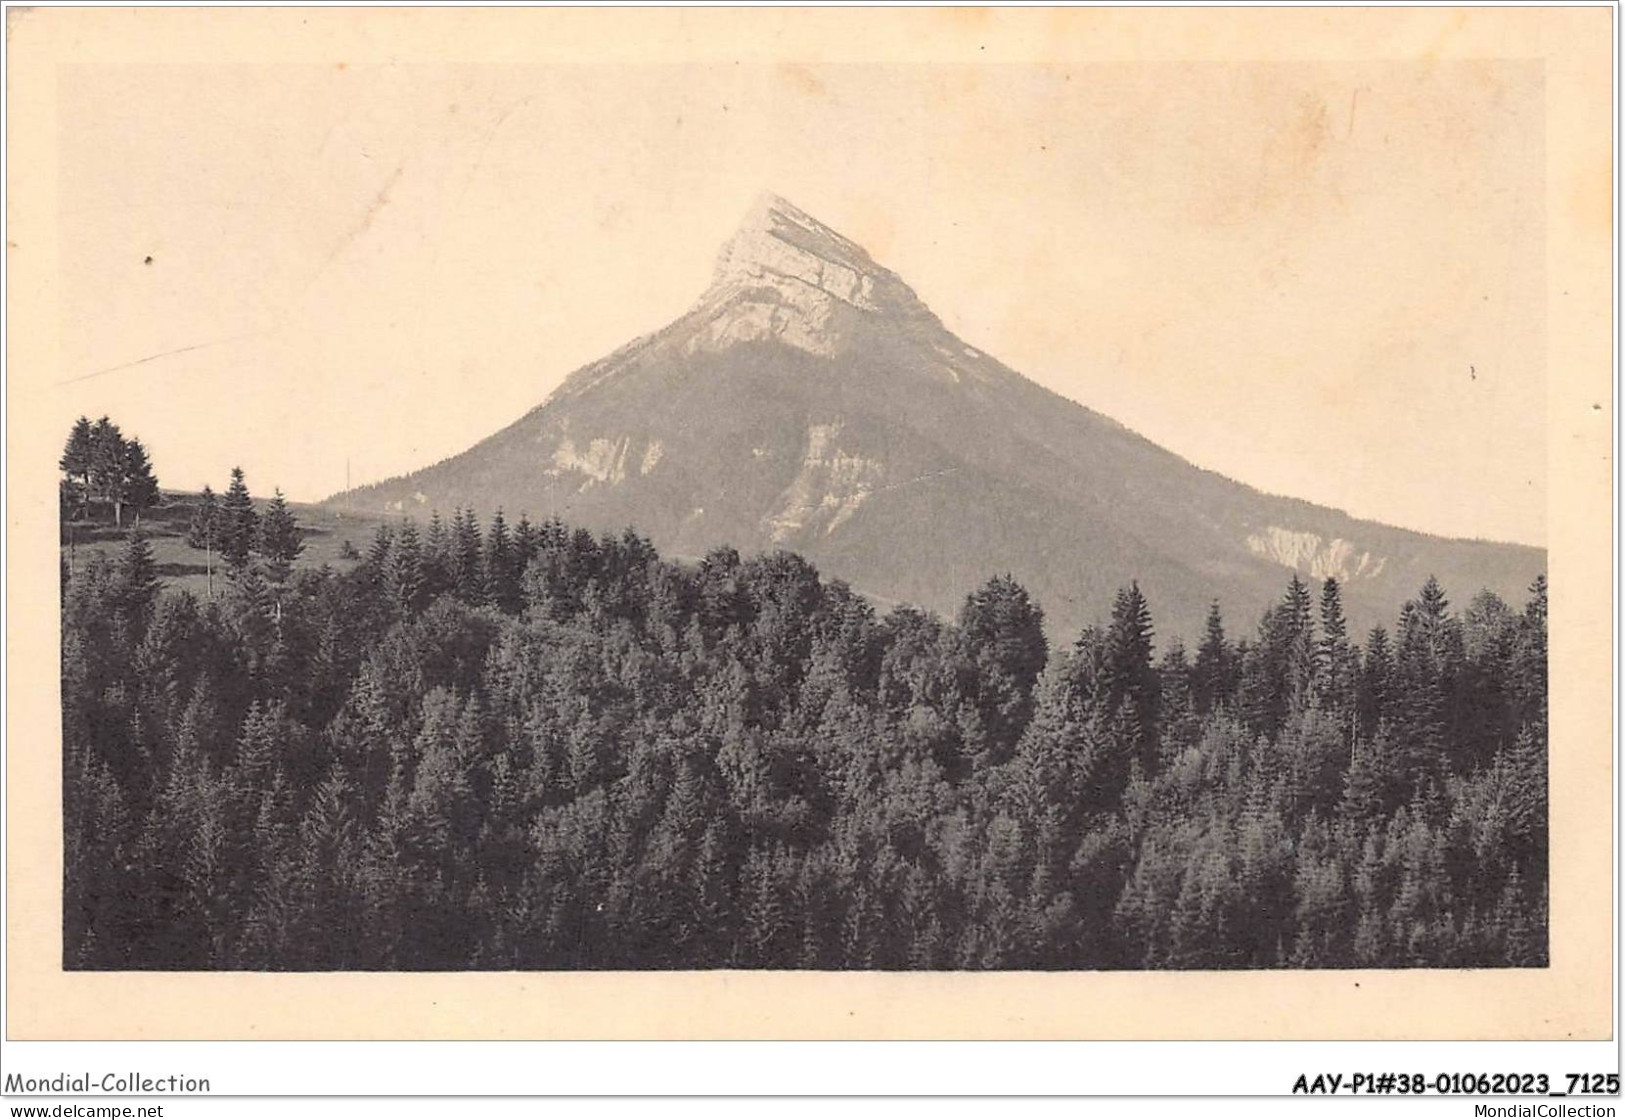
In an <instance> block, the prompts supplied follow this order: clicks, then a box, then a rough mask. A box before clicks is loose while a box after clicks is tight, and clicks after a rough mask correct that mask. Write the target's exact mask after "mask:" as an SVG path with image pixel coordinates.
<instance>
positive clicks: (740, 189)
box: [53, 62, 1546, 545]
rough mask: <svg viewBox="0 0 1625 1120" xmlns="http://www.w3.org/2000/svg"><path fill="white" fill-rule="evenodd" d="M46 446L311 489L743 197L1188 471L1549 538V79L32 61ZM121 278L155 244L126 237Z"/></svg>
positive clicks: (422, 421) (362, 471) (586, 345)
mask: <svg viewBox="0 0 1625 1120" xmlns="http://www.w3.org/2000/svg"><path fill="white" fill-rule="evenodd" d="M58 91H59V92H58V98H59V100H58V108H59V112H60V120H61V134H60V141H61V143H60V149H59V152H60V157H61V159H60V164H59V166H58V168H57V173H58V189H59V192H60V194H59V198H60V243H59V252H60V261H61V274H60V280H61V297H62V300H61V306H62V308H63V319H62V323H61V332H62V345H61V351H60V352H61V355H62V363H63V368H62V369H61V370H60V376H59V377H58V378H57V380H58V381H59V382H60V383H61V384H60V385H59V387H58V389H57V391H56V397H55V398H54V400H53V410H54V414H55V415H56V416H57V417H58V419H59V420H60V422H61V426H62V431H63V434H64V436H65V435H66V432H67V427H68V424H69V422H71V420H72V418H73V417H74V416H76V415H78V414H80V413H81V412H83V413H88V414H90V415H92V416H93V417H94V416H97V415H100V414H102V413H108V414H111V415H112V416H113V418H114V419H115V420H117V421H118V422H119V423H120V424H121V425H122V426H123V428H124V429H125V431H126V433H129V434H135V435H138V436H140V437H141V438H142V439H143V440H144V441H145V442H146V443H147V445H148V447H149V449H150V451H151V452H152V455H153V458H154V461H155V464H156V466H157V469H158V473H159V475H160V478H161V480H162V482H163V483H164V485H165V486H169V487H186V488H195V487H197V486H199V485H201V484H202V483H204V482H211V483H213V484H214V485H215V486H216V487H217V488H218V487H220V486H222V485H223V484H224V483H225V481H226V477H227V473H228V471H229V469H230V467H231V466H232V465H233V464H238V463H240V464H241V465H242V466H243V467H244V468H245V469H246V471H247V473H248V477H249V482H250V485H251V486H252V487H253V489H254V490H255V491H256V492H257V493H259V492H263V493H267V494H268V493H269V492H270V490H271V488H272V487H273V486H281V488H282V489H283V490H284V491H285V492H286V493H287V494H288V495H290V496H291V497H294V498H297V499H302V500H311V499H316V498H320V497H323V496H325V495H327V494H329V493H332V492H333V491H335V490H338V489H340V488H342V487H343V485H344V483H345V469H346V460H347V459H348V460H349V463H350V477H351V481H352V482H354V483H357V484H360V483H364V482H369V481H374V480H377V479H380V478H383V477H387V476H389V475H392V474H398V473H401V472H403V471H406V470H410V469H412V468H414V467H418V466H422V465H425V464H428V463H430V462H433V461H436V460H438V459H441V458H444V457H446V456H448V455H452V454H455V453H457V452H459V451H461V450H463V449H465V448H466V447H468V446H469V445H470V444H472V443H474V442H476V441H477V440H479V439H481V438H483V437H484V436H486V435H489V434H491V433H492V432H494V431H496V430H497V429H498V428H500V427H502V426H504V425H506V424H508V423H510V422H511V421H513V420H515V419H517V418H518V417H519V416H520V415H521V414H523V413H524V412H526V411H527V410H528V409H530V408H531V407H533V406H534V405H536V404H538V403H540V402H541V401H542V400H543V398H545V397H546V396H547V394H548V393H549V392H550V391H551V390H552V389H553V388H554V387H555V386H556V385H557V384H558V383H559V382H560V381H561V380H562V379H563V378H564V377H565V376H566V375H567V374H568V373H570V372H571V371H572V370H573V369H575V368H577V367H578V366H581V365H583V364H585V363H586V362H589V361H591V360H593V359H596V358H598V357H601V356H603V355H604V354H606V353H608V352H609V351H611V350H613V349H615V348H616V347H618V346H620V345H621V344H622V343H625V342H627V341H629V340H630V339H632V338H633V337H634V336H636V335H639V334H643V333H647V332H648V331H651V330H654V329H657V328H659V327H660V326H662V325H664V324H665V323H666V322H668V321H669V320H671V319H673V318H675V317H676V316H677V315H679V314H681V313H682V312H683V311H684V310H686V308H687V307H688V306H689V305H690V304H691V303H692V302H693V301H694V300H695V299H696V298H697V297H698V296H699V295H700V293H701V291H702V290H703V289H704V288H705V286H706V284H707V282H708V280H709V276H710V272H711V266H712V261H713V258H714V256H715V253H716V250H717V248H718V247H719V246H720V245H721V244H722V242H723V241H724V240H726V239H727V237H728V236H729V235H730V234H731V232H732V230H733V228H734V227H735V225H736V224H737V223H738V222H739V220H740V219H741V217H742V216H743V215H744V213H745V211H746V209H747V208H748V206H749V204H750V201H751V199H752V198H753V196H754V195H755V194H756V193H757V192H758V191H759V190H762V189H771V190H773V191H776V192H778V193H780V194H782V195H784V196H785V197H786V198H788V199H789V200H790V201H792V202H794V203H795V204H796V205H798V206H800V207H801V208H802V209H804V210H806V211H808V212H809V213H811V214H813V215H814V216H815V217H817V218H819V219H820V220H822V221H823V222H825V223H826V224H828V225H831V226H833V227H834V228H836V229H838V230H840V231H841V232H843V233H845V234H847V235H848V236H850V237H851V238H853V239H854V240H856V241H858V242H859V243H860V244H862V245H864V246H865V247H867V248H868V249H869V251H870V252H871V254H872V255H873V256H874V257H875V258H876V259H877V260H878V261H880V262H881V263H882V264H885V265H887V266H888V267H890V268H892V269H894V270H895V271H896V272H898V273H899V274H900V275H901V276H902V277H903V278H904V279H905V280H906V281H908V282H909V284H910V285H911V286H913V287H914V289H915V290H916V291H917V292H918V293H919V294H920V296H921V297H922V298H923V299H924V300H925V301H926V302H927V303H928V304H929V305H930V306H931V307H932V309H933V310H935V311H936V312H937V314H938V315H939V316H940V317H941V318H942V320H943V321H944V322H945V323H946V324H947V326H948V327H949V328H950V329H951V330H953V331H954V332H955V333H957V334H959V335H960V336H961V337H962V338H964V340H965V341H966V342H967V343H969V344H971V345H973V346H976V347H978V348H981V349H983V350H986V351H987V352H989V353H991V354H993V355H995V356H996V357H998V358H1000V359H1001V360H1002V361H1004V362H1005V363H1006V364H1008V365H1010V366H1011V367H1013V368H1015V369H1016V370H1018V371H1020V372H1022V373H1024V374H1026V375H1027V376H1028V377H1031V378H1033V379H1034V380H1036V381H1038V382H1040V383H1042V384H1044V385H1046V386H1048V387H1049V388H1051V389H1053V390H1055V391H1056V392H1059V393H1061V394H1063V395H1065V396H1067V397H1070V398H1072V399H1074V400H1077V401H1079V402H1081V403H1083V404H1085V405H1088V406H1089V407H1091V408H1094V409H1097V410H1099V411H1101V412H1104V413H1106V414H1107V415H1110V416H1112V417H1114V418H1116V419H1118V420H1120V421H1122V422H1123V423H1125V424H1127V425H1128V426H1129V427H1131V428H1133V429H1135V430H1136V431H1138V432H1140V433H1141V434H1143V435H1145V436H1147V437H1148V438H1150V439H1152V440H1154V441H1156V442H1158V443H1160V444H1162V445H1163V446H1165V447H1167V448H1168V449H1170V450H1172V451H1175V452H1177V453H1178V454H1180V455H1183V456H1184V457H1186V458H1187V459H1190V460H1191V461H1193V462H1195V463H1197V464H1199V465H1201V466H1204V467H1208V468H1211V469H1214V470H1217V471H1220V472H1222V473H1224V474H1227V475H1229V476H1231V477H1233V478H1236V479H1239V480H1241V481H1243V482H1247V483H1250V484H1252V485H1254V486H1257V487H1259V488H1261V489H1264V490H1267V491H1271V492H1274V493H1282V494H1290V495H1292V496H1295V497H1301V498H1306V499H1309V500H1311V501H1315V502H1319V503H1323V504H1326V505H1331V506H1335V507H1338V508H1342V509H1346V510H1348V511H1349V512H1351V513H1353V514H1355V515H1357V516H1361V517H1369V518H1374V519H1377V520H1381V521H1386V522H1389V523H1392V524H1396V525H1402V526H1405V527H1408V528H1415V529H1422V530H1426V531H1430V532H1436V533H1442V534H1446V535H1452V536H1482V537H1488V538H1494V539H1501V540H1512V541H1520V542H1525V543H1529V544H1537V545H1538V544H1543V543H1544V542H1545V535H1546V436H1545V432H1546V410H1545V400H1546V370H1545V368H1544V365H1545V362H1544V354H1545V344H1546V339H1545V326H1544V324H1545V318H1546V307H1545V291H1546V288H1545V285H1546V277H1545V274H1544V254H1545V226H1544V215H1545V203H1544V193H1543V192H1544V180H1543V165H1544V144H1543V135H1542V128H1543V125H1542V119H1543V118H1542V111H1543V110H1542V77H1541V70H1540V68H1539V66H1538V64H1522V63H1502V64H1497V63H1475V62H1435V63H1415V64H1410V63H1407V64H1399V63H1358V64H1258V65H1229V64H1217V63H1214V64H1206V63H1204V64H1184V63H1167V64H1097V65H1084V66H1072V67H1063V66H1050V67H1045V66H1036V65H1024V64H1000V65H989V66H958V65H955V66H946V65H944V66H939V65H922V64H911V65H905V66H896V67H882V66H873V65H842V66H816V67H790V66H761V65H750V64H743V65H726V64H722V65H703V66H702V65H696V66H677V65H673V66H637V65H609V64H605V65H580V66H568V67H557V66H556V67H486V66H468V67H456V66H370V65H369V66H360V65H357V66H343V67H341V66H339V65H337V64H335V65H331V66H321V67H317V66H266V67H245V66H221V67H217V68H201V67H191V66H120V67H106V66H98V67H87V66H73V67H64V68H62V70H61V71H60V76H59V85H58ZM148 257H150V258H151V262H150V263H146V260H147V258H148Z"/></svg>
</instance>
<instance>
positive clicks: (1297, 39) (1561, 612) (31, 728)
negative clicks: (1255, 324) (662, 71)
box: [6, 8, 1613, 1039]
mask: <svg viewBox="0 0 1625 1120" xmlns="http://www.w3.org/2000/svg"><path fill="white" fill-rule="evenodd" d="M10 17H11V18H10V22H9V24H8V27H7V50H8V62H9V97H10V103H9V115H8V125H9V129H10V142H9V149H8V155H9V156H10V162H9V166H10V174H9V179H8V183H7V205H8V214H9V219H10V234H9V240H8V244H7V247H6V253H7V259H8V262H9V268H10V274H9V280H10V283H9V285H8V289H7V301H8V303H7V308H8V311H9V326H10V332H9V347H8V352H7V358H8V380H7V387H6V392H7V403H8V407H9V421H8V425H7V436H8V439H9V451H8V456H7V463H6V467H7V472H6V476H7V486H8V498H9V507H8V508H9V517H8V523H7V534H8V535H7V555H6V564H7V571H8V575H9V580H10V587H9V595H8V600H7V603H6V608H7V611H6V617H7V631H6V642H7V651H8V657H9V673H10V675H9V689H8V693H7V700H8V704H7V711H6V731H7V747H8V752H7V762H6V765H7V779H8V803H7V805H6V809H7V814H6V820H7V824H6V828H7V844H8V860H7V867H6V872H7V884H6V885H7V892H8V894H7V901H8V908H7V909H8V918H7V936H8V947H9V954H8V964H7V968H8V973H7V979H8V983H9V989H8V994H9V1002H8V1008H7V1011H8V1037H10V1038H14V1039H91V1038H101V1039H132V1038H147V1039H253V1038H264V1039H393V1038H428V1039H460V1038H501V1039H557V1038H580V1039H612V1038H645V1039H666V1038H803V1039H806V1038H918V1039H933V1038H959V1039H991V1038H1010V1039H1092V1038H1099V1039H1107V1038H1110V1039H1160V1038H1193V1039H1253V1038H1256V1039H1354V1038H1363V1039H1364V1038H1368V1039H1389V1038H1430V1039H1478V1038H1556V1039H1563V1038H1584V1039H1595V1038H1606V1037H1608V1036H1609V1033H1610V1029H1611V1023H1610V1007H1611V1002H1610V993H1611V990H1612V950H1613V930H1612V889H1613V867H1612V849H1611V790H1612V788H1613V772H1612V726H1611V722H1610V707H1611V695H1612V683H1611V671H1610V625H1609V622H1610V618H1611V617H1612V586H1611V572H1610V543H1611V536H1612V515H1611V472H1612V462H1611V454H1612V449H1611V432H1610V417H1611V415H1612V403H1613V402H1612V378H1611V367H1610V354H1611V339H1612V335H1611V331H1612V319H1611V312H1612V295H1611V288H1610V279H1611V271H1610V270H1611V239H1612V166H1613V164H1612V148H1611V132H1612V120H1611V105H1612V98H1611V90H1610V55H1609V44H1610V42H1611V39H1612V27H1611V24H1610V20H1611V18H1612V12H1611V11H1610V10H1609V9H1607V8H1589V9H1496V10H1490V9H1392V8H1388V9H1365V10H1351V9H1303V10H1298V9H1293V10H1284V9H1264V8H1250V9H1233V10H1218V9H1201V10H1193V9H1127V10H1102V9H1091V10H1032V11H1014V10H999V11H986V10H967V9H956V10H939V11H929V10H885V11H881V10H843V9H818V10H782V9H780V10H723V9H706V10H689V11H682V10H670V9H667V10H656V11H648V10H643V11H633V10H613V11H609V10H598V11H590V10H553V11H525V10H514V9H504V10H483V11H469V10H463V11H453V10H440V9H418V10H380V9H283V10H200V9H156V10H141V11H120V10H110V9H100V10H72V9H36V10H28V9H14V10H12V11H11V12H10ZM1505 58H1519V59H1530V58H1538V59H1540V60H1541V61H1542V62H1543V64H1544V69H1545V91H1546V110H1547V120H1546V145H1547V148H1546V151H1547V167H1546V184H1547V192H1548V193H1547V213H1546V228H1547V231H1548V261H1547V276H1548V283H1549V292H1548V300H1547V306H1548V308H1549V321H1548V330H1547V337H1548V339H1549V353H1548V363H1547V370H1548V394H1549V395H1548V413H1547V415H1548V455H1549V470H1548V477H1549V478H1550V480H1551V482H1550V496H1549V524H1550V538H1549V542H1550V573H1551V584H1552V597H1551V613H1550V622H1551V681H1552V684H1551V709H1552V723H1551V742H1552V758H1551V796H1552V822H1553V823H1552V835H1551V853H1552V855H1551V858H1552V870H1551V888H1552V898H1551V901H1552V943H1551V960H1552V965H1551V967H1550V968H1549V969H1542V970H1520V971H1461V972H1444V971H1423V972H1299V973H1281V972H1277V973H1268V974H1265V973H1223V974H1219V973H1156V974H1149V973H1131V974H1130V973H1125V974H1013V973H1006V974H798V973H780V974H766V973H713V974H705V973H679V974H627V973H621V974H611V973H585V974H523V975H517V974H491V973H485V974H455V975H404V976H397V975H358V974H333V975H240V974H223V975H202V974H156V973H153V974H105V973H103V974H91V973H65V972H63V971H62V970H61V967H60V960H61V920H60V916H61V869H62V846H61V828H60V822H61V815H60V805H61V782H60V769H59V758H60V754H59V752H60V727H59V718H60V717H59V704H58V673H57V666H58V663H59V658H58V653H59V641H58V626H57V601H58V599H57V586H56V585H57V573H58V569H57V563H58V561H57V553H56V525H55V518H56V497H55V470H54V468H55V460H56V455H57V453H58V451H59V446H58V445H59V443H60V439H59V436H60V433H58V432H57V431H55V430H54V429H53V428H51V427H50V425H48V424H45V423H42V422H41V418H42V417H43V416H45V415H47V414H48V412H49V402H50V400H51V397H50V394H51V393H52V392H53V390H52V388H51V385H52V383H53V381H55V380H57V379H58V378H59V377H60V372H59V370H58V364H57V360H56V359H57V352H58V345H59V339H58V334H57V326H56V325H57V324H58V323H59V322H60V316H59V312H58V307H59V298H60V293H59V291H58V286H57V267H56V266H57V262H56V259H55V258H56V229H57V225H56V222H57V215H56V198H57V184H56V175H57V165H56V160H55V151H56V145H57V137H58V131H57V130H58V127H59V121H58V119H57V102H56V80H55V79H56V69H57V67H59V66H61V65H63V64H77V65H97V64H115V63H124V62H130V61H140V62H143V63H149V64H151V63H169V64H177V65H185V64H190V63H209V64H215V65H218V64H222V63H232V62H243V63H268V62H282V63H313V62H320V63H326V64H333V63H336V62H340V61H348V62H351V63H359V64H365V63H369V62H384V61H390V60H397V61H411V62H444V61H457V62H461V63H471V64H480V63H489V64H514V63H524V64H530V65H545V64H550V63H556V64H580V63H595V62H617V63H644V62H671V61H686V62H703V61H715V62H721V61H732V60H741V61H746V62H753V63H780V62H786V63H790V62H800V63H818V62H879V63H911V64H913V63H1029V64H1030V63H1069V64H1085V63H1089V62H1101V61H1119V62H1121V61H1135V60H1170V59H1178V60H1197V59H1202V60H1210V61H1232V62H1249V61H1263V60H1304V59H1316V60H1341V61H1347V60H1374V59H1405V60H1417V59H1421V60H1438V61H1448V60H1459V59H1505Z"/></svg>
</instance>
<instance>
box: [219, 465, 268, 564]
mask: <svg viewBox="0 0 1625 1120" xmlns="http://www.w3.org/2000/svg"><path fill="white" fill-rule="evenodd" d="M258 533H259V516H258V515H257V514H256V513H255V512H254V499H253V497H252V496H251V495H250V494H249V492H248V483H247V482H246V481H245V480H244V478H243V468H241V467H233V468H231V485H230V486H229V487H227V489H226V494H225V497H224V498H222V499H221V501H220V554H221V555H222V556H224V557H225V559H226V563H227V564H228V565H230V566H231V569H232V570H233V571H234V572H240V571H242V569H243V568H245V567H246V566H247V565H248V557H249V554H250V553H251V552H253V550H254V541H255V539H256V537H257V536H258Z"/></svg>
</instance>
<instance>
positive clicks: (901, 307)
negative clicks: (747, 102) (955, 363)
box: [690, 194, 935, 357]
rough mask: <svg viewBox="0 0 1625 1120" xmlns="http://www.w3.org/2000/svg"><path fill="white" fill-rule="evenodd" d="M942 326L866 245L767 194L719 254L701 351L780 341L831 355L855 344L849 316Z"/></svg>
mask: <svg viewBox="0 0 1625 1120" xmlns="http://www.w3.org/2000/svg"><path fill="white" fill-rule="evenodd" d="M854 312H861V313H868V314H871V315H880V314H888V315H896V316H905V317H920V318H927V319H931V321H933V322H934V321H935V319H934V317H932V316H931V313H930V312H929V311H928V310H927V309H926V307H925V305H924V304H922V303H921V302H920V301H919V299H918V297H916V296H915V294H914V292H913V291H912V290H910V288H909V286H908V285H907V284H905V283H903V281H902V280H900V279H898V277H897V276H896V275H895V274H894V273H892V272H890V271H888V270H887V269H884V268H882V267H881V266H880V265H878V264H876V263H875V262H874V261H873V260H871V259H870V258H869V254H868V253H866V252H864V251H863V249H862V248H861V247H859V246H858V245H856V244H854V243H853V242H851V241H848V240H847V239H846V238H844V237H842V236H841V235H840V234H838V233H836V232H835V231H834V230H832V229H830V228H829V227H828V226H825V225H824V224H822V223H821V222H818V221H817V220H815V219H813V218H811V217H809V216H808V215H806V214H805V213H803V212H802V211H800V210H798V209H796V208H795V207H794V206H792V205H791V204H790V203H788V202H786V201H785V200H784V199H782V198H779V197H778V196H777V195H773V194H764V195H762V196H761V197H760V198H759V199H758V200H757V202H756V205H755V207H754V208H753V209H752V210H751V213H750V214H749V215H748V216H747V217H746V219H745V221H744V222H743V224H742V225H741V226H740V228H739V232H738V233H736V234H734V236H733V238H732V239H730V240H729V241H728V243H727V244H726V245H724V246H723V247H722V251H721V252H720V253H719V254H718V255H717V266H716V272H715V275H714V276H713V278H712V281H711V287H710V289H709V290H708V291H707V292H706V294H705V296H704V297H703V298H702V299H701V300H700V304H699V308H698V309H697V315H698V316H700V317H701V318H702V319H703V320H704V325H703V326H702V327H701V329H700V330H699V331H697V332H696V333H695V335H694V337H693V338H692V339H691V341H690V346H691V347H692V348H695V349H722V348H725V347H728V346H731V345H734V344H736V343H740V342H757V341H761V340H764V339H774V340H777V341H781V342H783V343H785V344H787V345H789V346H794V347H796V348H798V349H801V350H805V351H807V352H808V353H811V354H819V355H822V356H826V357H827V356H831V355H833V354H835V353H836V352H837V351H838V350H839V349H840V348H841V346H842V345H843V344H845V343H847V342H849V341H850V338H851V336H852V332H851V331H850V330H849V329H848V328H849V326H850V324H849V323H848V322H846V321H844V320H845V317H846V316H848V315H850V314H851V313H854Z"/></svg>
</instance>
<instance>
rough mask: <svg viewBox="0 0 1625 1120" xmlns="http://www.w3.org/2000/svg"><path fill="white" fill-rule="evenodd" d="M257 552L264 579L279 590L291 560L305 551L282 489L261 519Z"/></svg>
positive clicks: (291, 564) (276, 493)
mask: <svg viewBox="0 0 1625 1120" xmlns="http://www.w3.org/2000/svg"><path fill="white" fill-rule="evenodd" d="M257 549H258V551H259V554H260V555H261V556H263V557H265V574H266V576H267V577H268V578H269V579H270V581H271V582H272V583H273V584H276V585H277V586H279V587H280V586H281V585H282V584H284V583H286V582H287V581H288V576H289V575H291V574H292V572H293V562H294V560H295V559H296V558H297V557H298V556H299V554H300V553H301V552H303V551H304V550H305V544H304V541H302V540H300V538H299V526H298V524H297V523H296V522H295V521H294V519H293V514H292V513H291V512H289V510H288V503H287V500H286V499H284V498H283V496H282V491H281V490H277V491H275V492H274V493H273V495H272V497H271V501H270V503H269V504H268V505H267V506H266V507H265V513H264V515H263V516H261V517H260V523H259V540H258V542H257Z"/></svg>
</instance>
